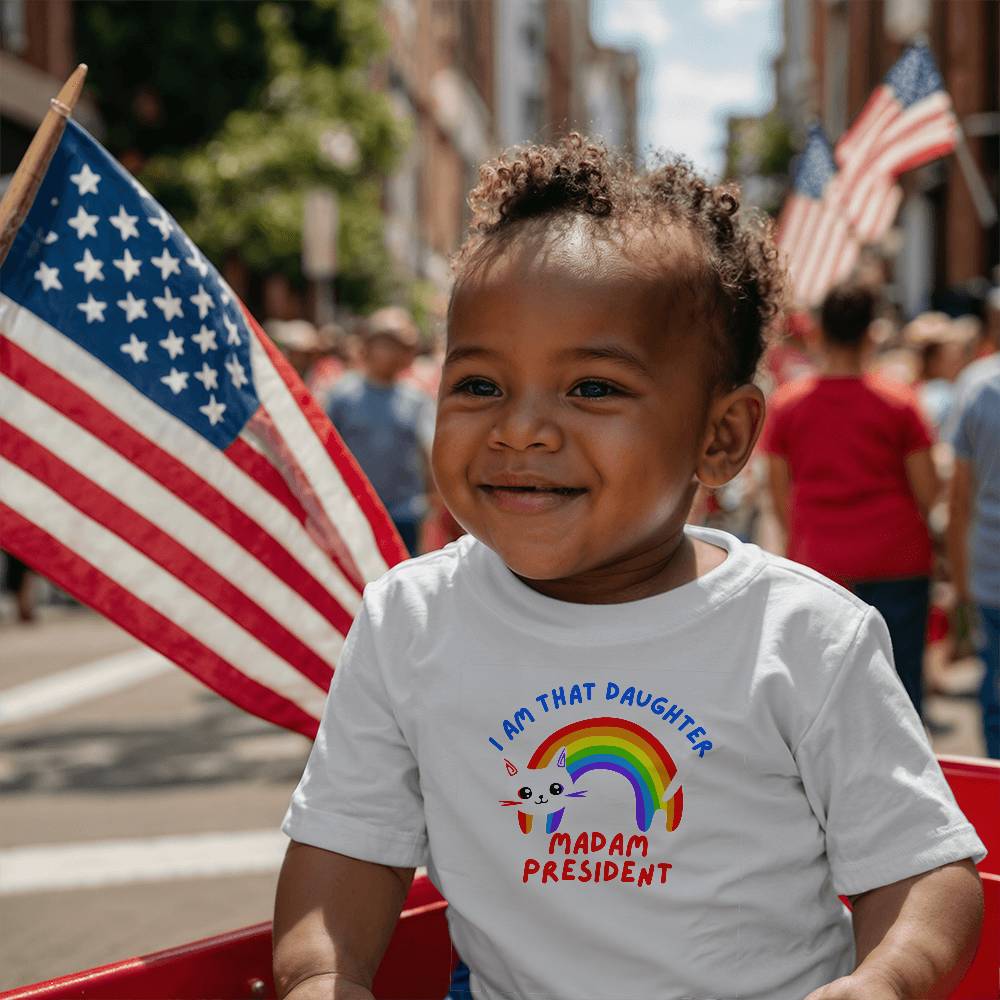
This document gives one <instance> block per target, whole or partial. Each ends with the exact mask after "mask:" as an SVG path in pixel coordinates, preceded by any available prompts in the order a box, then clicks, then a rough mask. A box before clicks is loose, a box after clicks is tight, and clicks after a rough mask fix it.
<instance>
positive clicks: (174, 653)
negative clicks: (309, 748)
mask: <svg viewBox="0 0 1000 1000" xmlns="http://www.w3.org/2000/svg"><path fill="white" fill-rule="evenodd" d="M8 469H9V470H10V478H9V480H8V482H9V483H10V485H11V486H12V487H13V490H12V492H15V493H16V495H17V496H18V497H19V498H20V499H22V500H23V502H24V504H25V505H26V506H28V507H29V508H32V509H31V510H30V513H29V514H24V513H22V512H21V511H20V510H18V509H16V508H14V507H12V506H8V505H7V504H5V503H3V502H2V501H0V520H2V521H3V525H4V545H5V547H6V548H7V549H8V550H9V551H11V552H13V553H14V554H15V555H20V556H29V557H30V556H33V555H34V554H36V553H44V556H45V574H46V576H48V577H49V578H50V579H51V580H52V581H53V582H54V583H56V584H58V585H59V586H60V587H62V588H63V590H65V591H66V592H67V593H69V594H72V595H73V596H74V597H76V598H78V599H79V600H81V601H83V602H85V603H87V604H89V605H91V606H92V607H95V608H96V609H97V610H98V611H101V612H102V613H105V614H107V615H108V617H109V618H112V620H114V621H115V622H117V623H118V624H119V625H121V626H122V628H124V629H126V631H128V632H131V633H132V634H133V635H143V636H148V640H147V643H146V644H147V645H148V646H150V647H151V648H153V649H155V650H156V651H157V652H160V653H162V654H163V655H164V656H166V657H168V658H169V659H171V660H173V661H174V662H175V663H184V664H189V666H187V667H186V669H187V670H188V672H189V673H191V674H193V675H194V676H195V677H197V678H198V679H199V680H200V681H201V682H202V683H204V684H205V685H207V686H208V687H210V688H212V689H213V690H214V691H218V692H219V693H220V694H222V695H223V696H224V697H226V698H227V699H229V700H230V701H231V702H233V703H234V704H236V705H238V706H239V707H240V708H243V709H246V711H248V712H252V713H253V714H255V715H260V716H262V717H264V718H266V719H269V720H271V721H272V722H274V723H276V724H277V725H280V726H284V727H285V728H287V729H292V730H294V731H295V732H299V733H302V734H303V735H304V736H308V737H310V738H313V737H315V735H316V729H317V727H318V717H319V712H320V711H321V709H322V705H321V703H320V704H314V703H313V701H312V699H308V698H303V699H302V702H303V704H299V703H298V702H297V701H296V700H294V699H292V698H288V697H285V696H283V695H282V694H280V693H279V692H278V690H277V689H276V687H275V685H274V684H273V683H271V681H272V678H271V677H270V676H264V675H262V674H261V675H258V676H261V677H262V679H261V680H258V679H256V678H255V677H252V676H250V675H249V674H248V673H247V672H246V671H244V670H241V669H237V668H236V667H234V666H233V665H232V664H231V663H229V662H228V661H226V660H224V659H223V658H222V657H221V656H219V655H218V653H216V652H215V648H214V642H213V641H209V642H202V641H200V640H199V639H198V638H196V636H195V634H194V633H193V632H191V631H189V630H187V629H185V628H183V627H182V626H180V625H177V624H175V618H174V614H173V608H171V607H168V608H167V609H166V611H165V612H163V613H161V611H159V610H157V609H156V608H155V607H154V606H152V605H151V604H149V603H146V602H145V601H143V600H142V599H141V598H140V597H139V596H136V593H134V592H133V590H132V589H131V584H130V582H126V583H124V584H123V583H122V582H121V581H120V580H119V579H116V578H114V577H113V576H112V575H111V574H109V573H105V572H103V571H102V570H101V569H100V568H99V567H98V566H95V565H94V564H92V563H90V562H88V561H87V560H86V559H85V558H82V557H81V556H80V555H79V554H78V552H77V549H78V548H79V546H76V545H75V544H73V543H72V542H70V543H66V542H64V541H63V539H61V538H60V537H58V536H57V535H56V534H53V533H50V532H48V531H46V530H45V529H44V528H43V527H42V526H41V525H40V523H39V518H38V516H37V512H39V511H41V512H42V513H45V512H46V511H45V509H44V508H43V507H42V502H43V501H44V499H45V494H44V493H42V492H39V493H38V494H36V492H35V491H34V489H33V487H32V484H33V483H34V481H33V480H32V479H31V478H30V477H25V478H24V480H22V481H19V480H18V479H17V478H16V477H17V476H18V475H19V470H18V469H17V467H16V466H13V465H9V464H8V463H7V462H6V461H5V460H3V459H0V475H7V470H8ZM22 475H23V474H22ZM22 483H23V486H24V489H23V490H22V489H21V486H22ZM39 485H40V484H39ZM43 489H44V488H43ZM49 493H50V494H51V495H52V496H53V497H55V496H56V495H55V494H52V493H51V491H49ZM58 499H59V498H58V497H56V500H57V501H58ZM34 505H37V510H36V509H35V506H34ZM54 514H55V518H54V519H55V520H58V515H59V510H58V507H57V508H56V510H55V512H54ZM66 514H67V520H66V522H65V524H66V527H67V528H69V530H71V531H76V532H89V531H90V529H91V527H93V528H94V529H95V530H97V531H100V530H101V525H99V524H97V523H96V522H94V521H91V520H89V519H84V518H82V517H81V519H80V520H73V515H72V508H68V509H67V510H66ZM149 565H150V567H151V569H153V570H155V568H156V567H155V564H154V563H150V564H149ZM209 608H211V605H209ZM211 638H212V639H214V638H215V637H214V636H213V637H211ZM303 706H305V707H303Z"/></svg>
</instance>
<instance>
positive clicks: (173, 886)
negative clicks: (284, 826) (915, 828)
mask: <svg viewBox="0 0 1000 1000" xmlns="http://www.w3.org/2000/svg"><path fill="white" fill-rule="evenodd" d="M45 610H46V613H45V614H43V616H42V619H41V621H40V623H38V624H36V625H33V626H30V627H16V626H13V625H6V626H0V646H2V649H3V654H2V662H0V670H2V691H3V694H2V696H0V793H2V797H3V798H2V813H3V817H4V822H3V825H2V827H0V897H2V899H0V907H2V912H3V925H4V934H3V938H2V942H0V989H8V988H11V987H14V986H18V985H24V984H27V983H31V982H36V981H39V980H43V979H49V978H52V977H55V976H60V975H64V974H66V973H69V972H74V971H78V970H81V969H85V968H90V967H93V966H96V965H101V964H104V963H108V962H113V961H117V960H120V959H123V958H128V957H131V956H133V955H140V954H144V953H148V952H151V951H156V950H159V949H162V948H166V947H170V946H173V945H178V944H182V943H184V942H186V941H192V940H195V939H197V938H200V937H204V936H207V935H210V934H216V933H219V932H222V931H227V930H232V929H234V928H236V927H241V926H245V925H248V924H252V923H257V922H258V921H261V920H267V919H269V918H270V915H271V903H272V898H273V892H274V882H275V876H276V874H277V870H278V866H279V864H280V860H281V856H282V853H283V851H284V844H285V839H284V837H283V836H282V834H281V833H280V831H279V830H278V825H279V823H280V821H281V817H282V815H283V813H284V810H285V807H286V804H287V801H288V798H289V795H290V794H291V791H292V789H293V787H294V785H295V782H296V781H297V779H298V775H299V773H300V771H301V769H302V766H303V763H304V761H305V758H306V754H307V753H308V743H307V741H306V740H305V739H303V738H302V737H300V736H297V735H295V734H293V733H288V732H284V731H282V730H279V729H276V728H275V727H273V726H270V725H268V724H266V723H264V722H261V721H259V720H257V719H255V718H253V717H251V716H249V715H246V714H245V713H243V712H242V711H240V710H239V709H237V708H234V707H233V706H231V705H230V704H229V703H228V702H226V701H224V700H223V699H222V698H219V697H217V696H216V695H215V694H213V693H212V692H210V691H209V690H207V689H206V688H204V687H202V686H201V685H200V684H199V683H197V682H196V681H194V680H193V679H191V678H190V677H189V676H188V675H187V674H185V673H184V672H183V671H182V670H179V669H177V668H176V667H174V666H171V665H170V664H167V663H166V662H165V661H163V660H162V659H161V658H159V657H158V656H156V655H155V654H152V653H151V652H149V651H148V650H146V649H144V648H143V647H141V646H139V645H138V644H136V643H135V641H134V640H133V639H131V637H129V636H128V635H126V634H125V633H123V632H122V631H120V630H119V629H118V628H116V627H115V626H114V625H112V624H110V623H109V622H107V621H105V620H104V619H101V618H99V617H98V616H96V615H93V614H91V613H90V612H87V611H84V610H82V609H65V608H63V609H52V608H47V609H45ZM973 674H974V669H973V668H971V667H967V666H961V665H960V666H959V667H956V668H954V669H953V670H952V671H950V672H949V674H948V676H949V677H950V678H952V683H953V686H954V687H955V691H956V694H955V695H953V696H950V697H941V696H936V697H932V698H930V700H929V705H928V708H929V713H930V715H931V717H932V718H933V719H934V720H935V721H936V722H937V723H939V724H943V727H944V731H942V732H941V733H939V734H938V735H936V737H935V748H936V749H937V750H938V751H939V752H942V753H957V754H979V753H981V752H982V743H981V736H980V734H979V730H978V714H977V713H978V709H977V704H976V701H975V699H974V698H971V697H969V696H968V693H967V692H968V690H969V688H970V685H971V684H972V683H973V679H972V675H973ZM963 690H965V692H966V693H965V694H963V693H962V691H963Z"/></svg>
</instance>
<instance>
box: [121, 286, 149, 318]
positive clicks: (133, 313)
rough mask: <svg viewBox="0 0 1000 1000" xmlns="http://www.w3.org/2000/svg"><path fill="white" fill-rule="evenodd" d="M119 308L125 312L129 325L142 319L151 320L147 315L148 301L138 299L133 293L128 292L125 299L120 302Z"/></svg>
mask: <svg viewBox="0 0 1000 1000" xmlns="http://www.w3.org/2000/svg"><path fill="white" fill-rule="evenodd" d="M118 308H119V309H122V310H124V312H125V321H126V322H127V323H132V322H134V321H135V320H136V319H140V318H141V319H149V317H148V316H147V315H146V300H145V299H137V298H136V297H135V296H134V295H133V294H132V293H131V292H128V293H127V294H126V296H125V298H123V299H119V300H118Z"/></svg>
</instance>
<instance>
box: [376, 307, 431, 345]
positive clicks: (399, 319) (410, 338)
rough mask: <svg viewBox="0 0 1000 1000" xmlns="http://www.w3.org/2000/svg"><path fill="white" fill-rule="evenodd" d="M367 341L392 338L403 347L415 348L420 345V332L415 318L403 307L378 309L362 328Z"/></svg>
mask: <svg viewBox="0 0 1000 1000" xmlns="http://www.w3.org/2000/svg"><path fill="white" fill-rule="evenodd" d="M362 331H363V336H364V338H365V340H371V339H372V338H373V337H392V339H393V340H395V341H397V342H398V343H400V344H402V345H403V347H410V348H415V347H417V346H418V345H419V343H420V332H419V331H418V330H417V325H416V323H414V322H413V317H412V316H411V315H410V314H409V312H408V311H407V310H406V309H404V308H402V306H386V307H385V308H383V309H376V310H375V312H373V313H372V314H371V315H370V316H369V317H368V318H367V319H366V320H365V322H364V324H363V326H362Z"/></svg>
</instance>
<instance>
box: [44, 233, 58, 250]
mask: <svg viewBox="0 0 1000 1000" xmlns="http://www.w3.org/2000/svg"><path fill="white" fill-rule="evenodd" d="M42 242H43V243H44V244H45V245H46V246H47V247H50V246H52V244H53V243H58V242H59V236H58V234H56V233H54V232H52V230H51V229H50V230H49V231H48V232H47V233H46V234H45V239H43V240H42Z"/></svg>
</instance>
